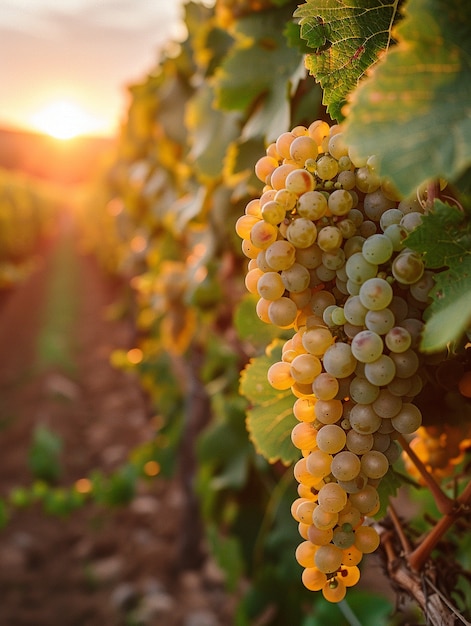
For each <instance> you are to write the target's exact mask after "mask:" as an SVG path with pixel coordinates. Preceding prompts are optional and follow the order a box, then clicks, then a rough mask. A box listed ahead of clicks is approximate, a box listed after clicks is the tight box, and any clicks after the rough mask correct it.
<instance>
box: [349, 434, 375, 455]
mask: <svg viewBox="0 0 471 626" xmlns="http://www.w3.org/2000/svg"><path fill="white" fill-rule="evenodd" d="M373 444H374V435H373V434H371V433H359V432H357V431H356V430H354V429H353V428H352V429H351V430H349V431H348V433H347V438H346V444H345V445H346V446H347V448H348V450H350V452H353V454H358V455H360V454H365V452H369V450H371V449H372V447H373Z"/></svg>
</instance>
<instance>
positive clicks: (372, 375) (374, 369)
mask: <svg viewBox="0 0 471 626" xmlns="http://www.w3.org/2000/svg"><path fill="white" fill-rule="evenodd" d="M395 376H396V366H395V364H394V361H393V360H392V358H391V357H390V356H388V355H386V354H382V355H381V356H380V357H379V358H378V359H376V361H373V362H372V363H366V364H365V377H366V378H367V380H369V381H370V383H372V384H373V385H377V386H378V387H384V386H385V385H389V383H390V382H391V381H392V380H393V378H394V377H395Z"/></svg>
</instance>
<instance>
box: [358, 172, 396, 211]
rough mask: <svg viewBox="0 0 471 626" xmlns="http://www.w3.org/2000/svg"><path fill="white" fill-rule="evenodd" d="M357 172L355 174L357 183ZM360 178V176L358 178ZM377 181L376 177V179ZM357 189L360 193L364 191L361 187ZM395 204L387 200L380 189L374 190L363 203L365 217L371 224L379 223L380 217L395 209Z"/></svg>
mask: <svg viewBox="0 0 471 626" xmlns="http://www.w3.org/2000/svg"><path fill="white" fill-rule="evenodd" d="M370 173H371V172H370ZM358 176H359V174H358V172H357V183H358ZM360 177H361V176H360ZM376 180H377V177H376ZM357 187H358V188H359V189H360V191H364V189H361V187H359V186H358V184H357ZM378 187H379V186H378ZM395 206H396V203H395V202H394V200H390V199H389V198H387V197H386V196H385V195H384V193H383V191H382V189H379V188H376V189H375V190H372V191H371V192H368V193H367V194H366V196H365V199H364V201H363V209H364V211H365V213H366V215H367V217H368V218H369V219H370V220H372V221H373V222H376V223H380V220H381V216H382V215H383V214H384V213H385V212H386V211H388V210H389V209H393V208H395Z"/></svg>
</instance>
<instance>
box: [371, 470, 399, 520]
mask: <svg viewBox="0 0 471 626" xmlns="http://www.w3.org/2000/svg"><path fill="white" fill-rule="evenodd" d="M403 484H404V481H403V480H402V479H401V477H400V475H399V474H398V473H397V472H396V471H394V469H393V468H392V467H390V468H389V470H388V471H387V473H386V475H385V476H383V478H382V479H381V482H380V483H379V485H378V494H379V501H380V508H379V511H378V512H377V513H376V515H375V518H376V519H379V520H381V519H383V517H385V516H386V513H387V509H388V506H389V498H393V497H394V496H395V495H396V494H397V490H398V489H399V487H401V486H402V485H403Z"/></svg>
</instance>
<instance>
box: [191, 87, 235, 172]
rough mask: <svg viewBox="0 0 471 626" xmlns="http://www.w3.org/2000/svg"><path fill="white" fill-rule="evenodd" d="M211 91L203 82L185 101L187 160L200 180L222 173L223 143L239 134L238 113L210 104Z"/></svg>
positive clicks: (228, 141) (227, 142) (224, 146)
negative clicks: (188, 149)
mask: <svg viewBox="0 0 471 626" xmlns="http://www.w3.org/2000/svg"><path fill="white" fill-rule="evenodd" d="M213 102H214V90H213V88H212V86H211V85H208V84H205V85H203V86H202V87H200V89H199V90H198V91H197V92H196V93H195V95H194V96H193V97H192V98H191V99H190V100H189V101H188V104H187V110H186V125H187V127H188V129H189V132H190V145H191V151H190V154H189V157H188V158H189V160H190V161H192V162H193V164H194V167H195V170H196V171H197V172H198V174H199V175H200V177H201V178H202V180H203V181H204V182H207V181H210V180H214V179H216V178H218V177H219V176H221V174H222V163H223V160H224V157H225V155H226V150H227V145H228V144H229V143H230V142H231V141H234V140H235V139H236V137H238V136H239V134H240V116H239V114H237V113H235V112H232V113H224V112H223V111H220V110H217V109H215V108H214V106H213Z"/></svg>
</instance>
